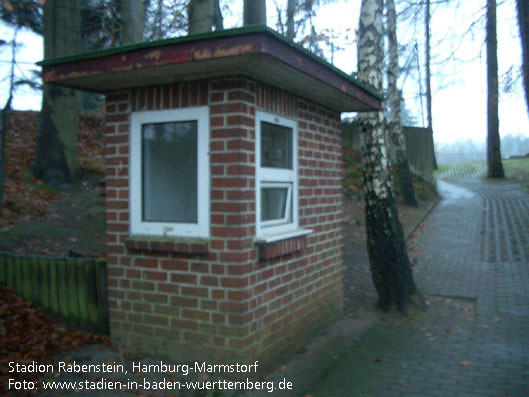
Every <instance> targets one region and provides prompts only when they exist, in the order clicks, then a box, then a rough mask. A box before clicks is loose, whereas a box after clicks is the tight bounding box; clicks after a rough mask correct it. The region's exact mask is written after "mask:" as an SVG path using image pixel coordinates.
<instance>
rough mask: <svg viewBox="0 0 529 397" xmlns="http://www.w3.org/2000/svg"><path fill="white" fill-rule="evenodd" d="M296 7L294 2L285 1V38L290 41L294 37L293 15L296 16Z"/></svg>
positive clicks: (291, 0) (290, 0) (293, 0)
mask: <svg viewBox="0 0 529 397" xmlns="http://www.w3.org/2000/svg"><path fill="white" fill-rule="evenodd" d="M296 7H297V1H296V0H287V32H286V36H287V39H290V40H294V38H295V37H296V28H295V21H294V15H296Z"/></svg>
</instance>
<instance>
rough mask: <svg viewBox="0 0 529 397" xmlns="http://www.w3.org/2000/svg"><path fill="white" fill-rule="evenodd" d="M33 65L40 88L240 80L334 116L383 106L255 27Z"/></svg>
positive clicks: (108, 88)
mask: <svg viewBox="0 0 529 397" xmlns="http://www.w3.org/2000/svg"><path fill="white" fill-rule="evenodd" d="M39 65H41V66H42V76H43V81H44V82H45V83H50V84H56V85H60V86H63V87H68V88H74V89H79V90H84V91H91V92H98V93H108V92H112V91H116V90H122V89H126V88H133V87H145V86H150V85H156V84H165V83H172V82H177V81H186V80H197V79H205V78H216V77H224V76H246V77H250V78H253V79H256V80H259V81H263V82H265V83H268V84H271V85H274V86H276V87H278V88H282V89H284V90H286V91H289V92H291V93H293V94H295V95H298V96H300V97H303V98H306V99H309V100H311V101H312V102H315V103H317V104H319V105H323V106H325V107H327V108H329V109H332V110H334V111H340V112H361V111H373V110H380V109H381V108H382V100H383V97H382V95H381V94H380V93H377V92H376V91H375V90H373V89H372V88H370V87H368V86H366V85H364V84H362V83H360V82H358V81H357V80H355V79H354V78H352V77H351V76H349V75H347V74H346V73H344V72H343V71H341V70H339V69H337V68H336V67H334V66H333V65H331V64H329V63H328V62H326V61H325V60H323V59H321V58H319V57H317V56H315V55H314V54H312V53H311V52H309V51H307V50H306V49H304V48H303V47H301V46H300V45H298V44H295V43H294V42H292V41H291V40H288V39H287V38H285V37H284V36H282V35H280V34H279V33H277V32H275V31H274V30H272V29H270V28H268V27H266V26H262V25H253V26H246V27H243V28H238V29H229V30H221V31H215V32H211V33H205V34H198V35H191V36H183V37H178V38H173V39H166V40H160V41H155V42H144V43H138V44H133V45H128V46H123V47H117V48H111V49H108V50H103V51H94V52H88V53H82V54H78V55H73V56H67V57H62V58H55V59H49V60H43V61H41V62H39Z"/></svg>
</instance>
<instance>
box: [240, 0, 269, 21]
mask: <svg viewBox="0 0 529 397" xmlns="http://www.w3.org/2000/svg"><path fill="white" fill-rule="evenodd" d="M243 24H244V26H247V25H266V0H244V22H243Z"/></svg>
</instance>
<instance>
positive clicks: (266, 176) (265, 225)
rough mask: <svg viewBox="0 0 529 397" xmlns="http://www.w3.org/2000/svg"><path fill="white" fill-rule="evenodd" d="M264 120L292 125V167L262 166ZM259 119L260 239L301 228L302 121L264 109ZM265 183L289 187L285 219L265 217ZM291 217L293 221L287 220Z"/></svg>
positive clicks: (257, 206)
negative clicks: (300, 153)
mask: <svg viewBox="0 0 529 397" xmlns="http://www.w3.org/2000/svg"><path fill="white" fill-rule="evenodd" d="M263 121H264V122H266V123H271V124H276V125H279V126H282V127H287V128H290V129H292V169H279V168H269V167H261V122H263ZM255 122H256V127H255V190H256V194H255V197H256V199H255V218H256V234H257V237H256V241H260V240H262V239H263V237H265V236H272V235H281V234H285V233H289V232H293V231H296V230H297V229H298V201H299V199H298V184H299V182H298V125H297V122H296V121H294V120H291V119H288V118H285V117H281V116H278V115H276V114H272V113H268V112H263V111H257V112H256V114H255ZM262 187H271V188H274V187H287V188H288V189H289V190H288V194H287V203H286V210H285V216H284V218H283V219H275V220H270V221H264V222H263V221H261V188H262ZM289 201H291V202H290V203H289ZM289 218H290V219H291V221H290V222H288V221H287V220H288V219H289ZM264 240H267V239H264Z"/></svg>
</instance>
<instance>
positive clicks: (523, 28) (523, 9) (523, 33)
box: [516, 0, 529, 113]
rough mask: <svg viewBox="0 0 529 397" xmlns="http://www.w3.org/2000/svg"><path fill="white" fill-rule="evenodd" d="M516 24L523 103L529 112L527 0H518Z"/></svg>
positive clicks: (528, 23) (528, 4) (528, 24)
mask: <svg viewBox="0 0 529 397" xmlns="http://www.w3.org/2000/svg"><path fill="white" fill-rule="evenodd" d="M516 5H517V8H518V26H519V28H520V40H521V43H522V73H523V87H524V91H525V103H526V105H527V112H528V113H529V3H528V2H527V0H518V1H517V2H516Z"/></svg>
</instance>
